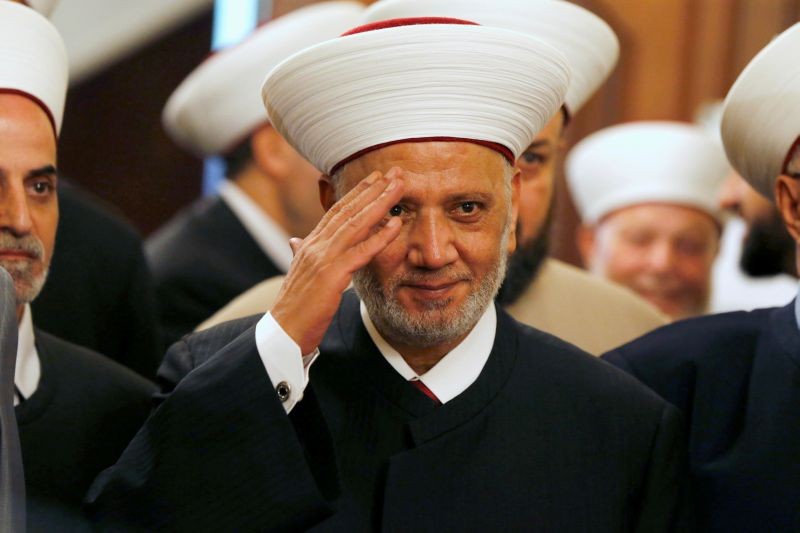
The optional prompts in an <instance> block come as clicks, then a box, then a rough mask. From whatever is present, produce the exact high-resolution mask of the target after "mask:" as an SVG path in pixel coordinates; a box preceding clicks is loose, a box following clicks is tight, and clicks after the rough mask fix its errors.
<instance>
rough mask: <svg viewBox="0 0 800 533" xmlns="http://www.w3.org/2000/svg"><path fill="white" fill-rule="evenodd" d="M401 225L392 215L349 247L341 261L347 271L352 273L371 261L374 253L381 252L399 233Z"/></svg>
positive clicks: (398, 219) (400, 221)
mask: <svg viewBox="0 0 800 533" xmlns="http://www.w3.org/2000/svg"><path fill="white" fill-rule="evenodd" d="M402 227H403V222H402V220H400V218H398V217H393V218H391V219H389V221H388V222H387V223H386V224H384V226H383V227H382V228H380V229H379V230H378V231H376V232H375V233H373V234H372V235H371V236H370V237H369V238H367V239H365V240H363V241H360V242H359V243H358V244H356V245H355V246H353V247H352V248H350V250H348V251H347V253H345V254H344V256H343V261H342V263H343V266H344V267H345V268H346V269H347V271H348V273H349V274H351V275H352V274H353V273H354V272H355V271H356V270H358V269H360V268H363V267H364V266H366V265H367V264H368V263H369V262H370V261H372V259H373V258H374V257H375V256H376V255H378V254H379V253H381V252H382V251H383V250H384V249H385V248H386V247H387V246H389V244H391V243H392V241H394V240H395V239H396V238H397V236H398V235H400V230H401V228H402Z"/></svg>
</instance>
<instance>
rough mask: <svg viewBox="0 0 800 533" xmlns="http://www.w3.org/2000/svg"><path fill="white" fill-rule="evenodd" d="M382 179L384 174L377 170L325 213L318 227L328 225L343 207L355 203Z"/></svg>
mask: <svg viewBox="0 0 800 533" xmlns="http://www.w3.org/2000/svg"><path fill="white" fill-rule="evenodd" d="M381 178H383V174H381V173H380V172H378V171H377V170H376V171H374V172H372V173H371V174H370V175H369V176H367V177H366V178H364V179H363V180H361V181H359V182H358V183H357V184H356V186H355V187H353V188H352V189H350V190H349V191H348V192H347V194H345V195H344V196H342V197H341V198H339V200H337V201H336V203H335V204H333V206H332V207H331V208H330V209H328V211H326V212H325V215H323V217H322V220H321V221H320V224H319V225H318V226H317V227H321V226H325V225H326V224H328V223H329V222H330V220H331V219H332V218H333V217H334V216H336V215H337V214H338V213H339V212H340V211H341V210H342V207H343V206H345V205H347V204H348V203H350V202H353V201H355V200H356V199H357V198H358V197H359V196H360V195H362V194H363V193H365V192H366V191H367V190H369V188H370V187H372V186H374V185H375V184H376V183H379V182H380V180H381Z"/></svg>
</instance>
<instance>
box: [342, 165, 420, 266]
mask: <svg viewBox="0 0 800 533" xmlns="http://www.w3.org/2000/svg"><path fill="white" fill-rule="evenodd" d="M404 185H405V184H404V182H403V179H402V178H397V179H395V180H393V182H392V183H391V184H390V185H389V186H388V187H387V188H386V189H385V190H384V191H383V192H382V193H381V194H380V196H378V197H377V198H375V199H374V200H373V201H371V202H370V203H369V204H368V205H367V206H366V207H365V208H364V209H362V210H360V211H359V212H358V213H356V214H354V215H353V216H352V217H351V218H350V219H349V220H347V221H346V222H344V223H343V224H341V225H340V226H339V227H338V228H337V230H336V232H335V233H334V234H333V236H332V238H331V240H332V243H333V245H334V247H335V248H336V249H339V250H341V251H345V250H347V249H349V248H351V247H352V246H355V245H356V244H358V243H359V242H360V241H363V240H365V239H367V238H368V237H369V235H370V234H371V233H372V232H373V231H374V228H375V227H376V226H377V225H378V224H380V222H381V221H383V220H384V218H385V217H386V214H387V213H388V211H389V209H390V208H391V207H392V206H394V205H397V202H399V201H400V199H401V198H402V197H403V191H404ZM392 218H396V217H392ZM390 220H391V219H390Z"/></svg>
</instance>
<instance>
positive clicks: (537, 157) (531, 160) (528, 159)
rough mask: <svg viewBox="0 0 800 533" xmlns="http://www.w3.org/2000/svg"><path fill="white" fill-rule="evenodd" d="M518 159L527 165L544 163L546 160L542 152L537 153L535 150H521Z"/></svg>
mask: <svg viewBox="0 0 800 533" xmlns="http://www.w3.org/2000/svg"><path fill="white" fill-rule="evenodd" d="M520 159H522V160H523V161H524V162H525V163H527V164H529V165H535V164H544V163H545V162H546V161H547V159H546V158H545V157H544V156H543V155H542V154H537V153H536V152H531V151H528V152H523V154H522V156H521V157H520Z"/></svg>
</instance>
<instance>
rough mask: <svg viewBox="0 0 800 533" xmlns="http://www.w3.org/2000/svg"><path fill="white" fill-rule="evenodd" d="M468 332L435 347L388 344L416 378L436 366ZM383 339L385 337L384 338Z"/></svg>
mask: <svg viewBox="0 0 800 533" xmlns="http://www.w3.org/2000/svg"><path fill="white" fill-rule="evenodd" d="M381 335H383V334H381ZM467 335H469V332H467V333H465V334H464V335H462V336H460V337H458V338H457V339H454V340H452V341H448V342H445V343H442V344H437V345H436V346H428V347H426V348H420V347H419V346H410V345H407V344H404V343H398V342H390V343H389V344H391V346H392V348H394V349H395V350H397V352H398V353H399V354H400V355H402V356H403V359H404V360H405V362H406V363H408V366H410V367H411V368H412V369H413V370H414V372H416V373H417V375H418V376H421V375H423V374H425V372H427V371H428V370H430V369H431V368H433V367H434V366H436V364H437V363H438V362H439V361H441V360H442V358H443V357H444V356H445V355H447V354H449V353H450V352H451V351H453V348H455V347H456V346H458V345H459V344H460V343H461V341H463V340H464V339H465V338H466V337H467ZM384 338H385V337H384Z"/></svg>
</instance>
